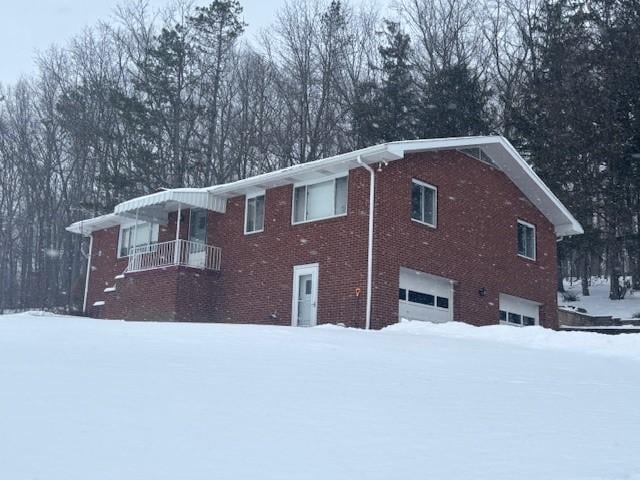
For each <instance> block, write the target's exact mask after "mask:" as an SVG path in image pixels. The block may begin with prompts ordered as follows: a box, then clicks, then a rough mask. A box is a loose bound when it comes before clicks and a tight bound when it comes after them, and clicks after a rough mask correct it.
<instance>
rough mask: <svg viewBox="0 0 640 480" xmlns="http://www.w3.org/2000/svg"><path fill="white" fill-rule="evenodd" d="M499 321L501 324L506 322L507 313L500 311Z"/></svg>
mask: <svg viewBox="0 0 640 480" xmlns="http://www.w3.org/2000/svg"><path fill="white" fill-rule="evenodd" d="M500 321H501V322H506V321H507V312H505V311H504V310H500Z"/></svg>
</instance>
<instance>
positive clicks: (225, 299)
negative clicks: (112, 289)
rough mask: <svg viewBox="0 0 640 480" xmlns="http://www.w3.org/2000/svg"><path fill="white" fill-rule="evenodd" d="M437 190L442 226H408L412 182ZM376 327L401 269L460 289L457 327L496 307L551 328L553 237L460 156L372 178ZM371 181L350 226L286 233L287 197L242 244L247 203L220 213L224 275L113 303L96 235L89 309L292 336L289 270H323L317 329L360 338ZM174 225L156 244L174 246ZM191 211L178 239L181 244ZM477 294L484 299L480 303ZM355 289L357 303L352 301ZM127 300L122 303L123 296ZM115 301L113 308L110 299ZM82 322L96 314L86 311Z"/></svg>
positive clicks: (143, 280) (393, 307)
mask: <svg viewBox="0 0 640 480" xmlns="http://www.w3.org/2000/svg"><path fill="white" fill-rule="evenodd" d="M412 178H417V179H420V180H423V181H425V182H428V183H430V184H433V185H435V186H437V187H438V226H437V228H436V229H432V228H430V227H427V226H425V225H421V224H417V223H415V222H412V221H411V218H410V208H411V202H410V199H411V190H410V189H411V179H412ZM376 182H377V183H376V189H377V190H376V236H375V243H374V248H375V254H374V258H375V262H374V285H373V286H374V302H373V315H372V327H373V328H381V327H383V326H386V325H389V324H391V323H394V322H396V321H397V316H398V298H397V292H398V280H399V270H400V267H408V268H413V269H415V270H420V271H423V272H427V273H432V274H435V275H440V276H443V277H447V278H450V279H453V280H455V281H456V282H457V285H456V292H455V299H454V305H453V307H454V314H455V318H456V320H462V321H466V322H469V323H473V324H476V325H484V324H491V323H496V322H497V319H498V303H499V302H498V295H499V294H500V293H507V294H511V295H516V296H520V297H524V298H528V299H531V300H534V301H538V302H540V303H543V304H544V307H543V308H542V309H541V321H542V323H543V324H544V325H546V326H551V327H555V326H556V323H557V320H556V313H555V312H556V296H555V295H556V294H555V268H556V263H555V255H556V250H555V249H556V244H555V234H554V232H553V226H552V225H551V224H550V223H549V221H548V220H546V218H544V217H543V215H542V214H541V213H540V212H539V211H538V210H537V209H536V208H535V207H534V206H533V205H532V204H531V203H530V202H529V201H528V200H527V199H526V198H525V197H524V195H523V194H522V193H521V192H520V191H519V190H518V189H517V187H516V186H515V185H514V184H513V183H512V182H511V181H510V180H509V179H508V178H507V177H506V176H505V175H504V174H503V173H502V172H500V171H498V170H496V169H494V168H492V167H490V166H489V165H487V164H484V163H481V162H479V161H477V160H474V159H472V158H470V157H467V156H466V155H464V154H461V153H458V152H441V153H423V154H415V155H409V156H407V158H406V159H403V160H399V161H395V162H391V163H390V164H389V165H388V166H385V167H383V169H382V172H378V173H376ZM368 186H369V173H368V172H367V171H365V170H364V169H362V168H359V169H356V170H352V171H351V172H350V175H349V193H348V195H349V199H348V215H346V216H343V217H338V218H333V219H328V220H322V221H316V222H309V223H305V224H300V225H292V224H291V200H292V194H293V187H292V186H291V185H288V186H283V187H278V188H274V189H270V190H268V191H267V193H266V207H265V229H264V231H263V232H260V233H254V234H250V235H245V234H244V204H245V199H244V197H243V196H242V197H236V198H232V199H230V200H229V201H228V204H227V213H226V214H219V213H213V212H210V214H209V224H208V230H207V235H208V238H207V243H209V244H210V245H215V246H218V247H221V249H222V271H221V272H219V273H206V272H200V271H198V270H194V269H189V268H181V269H178V268H170V269H166V270H158V271H152V272H141V273H137V274H133V275H127V278H126V279H125V281H124V282H123V281H121V282H123V285H122V287H124V286H125V283H126V287H127V288H126V289H125V288H118V290H117V293H116V294H111V295H112V297H113V300H114V301H112V302H109V299H108V297H107V296H108V295H109V294H105V293H102V291H103V289H104V288H105V287H106V286H111V285H112V284H113V283H114V280H113V277H114V276H115V275H117V274H119V273H121V272H122V271H124V269H125V267H126V262H125V261H124V260H116V259H115V255H116V245H117V240H118V229H117V228H113V229H108V230H103V231H100V232H96V233H95V234H94V255H93V260H92V263H93V267H94V268H93V271H92V274H91V281H90V290H89V298H88V306H89V307H91V305H92V304H93V302H94V301H96V300H102V299H104V300H105V301H106V302H107V305H106V307H105V309H104V312H103V314H104V315H105V316H107V317H109V318H136V319H151V318H158V319H167V320H173V319H177V320H193V321H211V320H213V321H221V322H236V323H273V324H280V325H290V324H291V291H292V283H293V267H294V266H295V265H302V264H307V263H319V265H320V267H319V293H318V323H327V322H334V323H335V322H342V323H345V324H347V325H349V326H358V327H362V326H364V317H365V295H364V292H366V265H367V263H366V262H367V232H368V211H369V208H368V196H369V188H368ZM175 217H176V215H175V214H172V215H171V216H170V221H169V226H168V227H164V228H163V229H162V230H161V232H160V241H167V240H173V239H174V238H175ZM518 218H522V219H523V220H526V221H528V222H530V223H533V224H535V225H536V227H537V228H536V232H537V257H538V259H537V260H536V261H529V260H525V259H522V258H520V257H518V256H517V254H516V220H517V219H518ZM188 219H189V215H188V211H185V212H183V217H182V222H181V225H182V228H181V235H180V237H181V238H187V231H188V230H187V229H188ZM483 287H484V288H485V289H486V291H487V295H486V296H484V297H481V296H480V295H479V294H478V290H479V289H480V288H483ZM356 288H359V289H361V290H362V292H363V294H362V295H360V296H359V297H356V295H355V291H356ZM125 292H126V293H125ZM118 297H119V300H118V301H115V300H116V299H118ZM89 313H91V314H95V312H94V311H90V312H89Z"/></svg>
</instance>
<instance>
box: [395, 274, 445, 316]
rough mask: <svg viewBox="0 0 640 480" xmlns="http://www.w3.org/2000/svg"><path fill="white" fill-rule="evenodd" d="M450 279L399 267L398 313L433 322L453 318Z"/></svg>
mask: <svg viewBox="0 0 640 480" xmlns="http://www.w3.org/2000/svg"><path fill="white" fill-rule="evenodd" d="M451 285H452V283H451V281H450V280H449V279H446V278H443V277H438V276H435V275H430V274H427V273H424V272H419V271H416V270H411V269H408V268H401V269H400V290H399V293H398V296H399V303H398V313H399V316H400V318H405V319H408V320H423V321H428V322H434V323H442V322H448V321H450V320H452V308H453V298H452V288H451Z"/></svg>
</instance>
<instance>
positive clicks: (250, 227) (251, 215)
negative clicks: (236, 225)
mask: <svg viewBox="0 0 640 480" xmlns="http://www.w3.org/2000/svg"><path fill="white" fill-rule="evenodd" d="M255 210H256V205H255V200H254V199H253V198H251V199H249V200H247V225H246V230H247V232H253V231H254V230H255V225H254V219H255Z"/></svg>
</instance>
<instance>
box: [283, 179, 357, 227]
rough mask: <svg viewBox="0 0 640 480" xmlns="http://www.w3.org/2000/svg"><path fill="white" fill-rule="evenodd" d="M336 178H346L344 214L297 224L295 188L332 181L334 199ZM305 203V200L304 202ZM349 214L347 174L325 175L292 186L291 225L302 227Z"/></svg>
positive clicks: (302, 221)
mask: <svg viewBox="0 0 640 480" xmlns="http://www.w3.org/2000/svg"><path fill="white" fill-rule="evenodd" d="M338 178H346V179H347V203H346V208H345V212H344V213H339V214H337V215H336V214H333V215H328V216H326V217H321V218H314V219H311V220H301V221H299V222H296V188H299V187H308V186H310V185H315V184H317V183H324V182H330V181H331V180H333V195H334V198H335V194H336V182H335V181H336V180H337V179H338ZM305 199H306V195H305ZM305 202H306V200H305ZM333 209H334V211H335V205H334V206H333ZM348 213H349V174H348V173H346V174H345V173H336V174H334V175H327V176H326V177H322V178H319V179H315V180H309V181H306V182H297V183H294V184H293V191H292V192H291V225H302V224H303V223H310V222H319V221H322V220H328V219H329V218H340V217H346V216H347V214H348ZM306 214H307V209H306V204H305V216H306Z"/></svg>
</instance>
